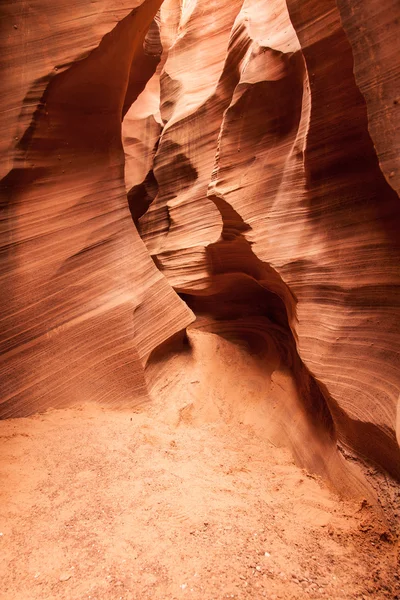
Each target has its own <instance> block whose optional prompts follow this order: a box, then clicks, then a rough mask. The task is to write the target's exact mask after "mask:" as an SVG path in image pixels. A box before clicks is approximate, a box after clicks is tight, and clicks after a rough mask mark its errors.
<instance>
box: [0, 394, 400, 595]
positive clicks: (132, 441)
mask: <svg viewBox="0 0 400 600" xmlns="http://www.w3.org/2000/svg"><path fill="white" fill-rule="evenodd" d="M173 410H174V408H173V407H169V417H168V418H165V414H164V412H163V410H162V408H161V407H160V406H157V405H156V404H155V405H149V406H147V407H144V408H141V409H140V410H137V411H136V412H134V411H130V412H128V411H121V412H116V411H110V410H103V409H101V408H98V407H93V406H82V407H80V408H75V409H69V410H55V411H50V412H48V413H46V414H44V415H38V416H35V417H32V418H25V419H15V420H10V421H4V422H2V423H0V436H1V439H0V442H1V481H2V483H1V488H0V496H1V498H0V499H1V520H0V532H1V535H0V582H1V584H0V598H1V600H39V599H40V600H47V599H53V598H57V599H60V600H61V599H62V600H88V599H90V600H135V599H137V600H142V599H152V600H158V599H160V600H161V599H162V600H181V599H182V600H184V599H188V600H189V599H193V600H200V599H201V600H219V599H222V598H237V599H242V598H254V599H258V598H260V599H261V598H267V599H270V600H273V599H275V600H278V599H279V600H280V599H285V600H286V599H289V598H293V599H299V600H300V599H303V598H314V599H319V598H321V599H322V598H324V599H326V598H332V599H335V600H344V599H346V600H347V599H350V598H355V599H360V600H361V599H365V598H390V599H394V598H400V582H399V573H398V570H397V569H398V564H397V560H398V556H397V552H398V547H397V545H396V543H395V542H394V541H393V539H392V540H391V539H389V538H388V537H387V536H386V535H385V532H384V531H382V529H379V528H378V529H377V527H376V526H375V525H376V522H375V520H374V516H373V514H372V513H371V512H370V509H369V508H368V507H366V506H364V505H363V504H362V503H361V504H360V503H353V502H343V501H341V500H340V499H338V498H337V497H336V496H335V495H334V494H333V493H331V492H330V491H329V490H327V489H326V488H325V487H324V485H323V484H322V483H321V482H320V481H318V480H317V479H316V478H314V477H312V476H310V475H307V474H306V473H305V472H303V471H302V470H300V469H298V468H297V467H296V466H295V465H294V463H293V461H292V459H291V457H290V456H289V454H288V453H287V452H286V451H285V450H283V449H280V448H276V447H274V446H272V445H270V444H268V443H266V442H265V440H262V439H260V438H259V437H258V436H256V435H255V434H254V431H253V430H252V428H251V427H248V426H244V425H243V426H240V425H238V426H235V427H233V426H231V425H227V424H224V423H223V422H214V423H211V424H200V425H199V424H194V423H190V422H185V421H182V420H181V419H179V418H177V419H176V420H175V421H174V419H171V418H170V415H171V414H172V413H173ZM171 411H172V413H171ZM176 416H177V417H179V415H178V414H177V415H176Z"/></svg>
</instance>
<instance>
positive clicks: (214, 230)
mask: <svg viewBox="0 0 400 600" xmlns="http://www.w3.org/2000/svg"><path fill="white" fill-rule="evenodd" d="M239 4H240V6H239ZM339 4H340V12H339V9H338V7H337V5H336V3H335V2H332V1H328V0H325V1H323V2H320V1H318V2H313V1H309V2H302V3H300V2H297V1H294V0H293V1H289V2H284V1H283V0H276V1H275V2H267V1H266V0H246V1H245V2H244V3H238V4H235V3H234V2H233V3H229V6H228V4H226V5H225V6H221V7H220V8H219V9H218V11H216V12H215V9H214V7H212V6H211V3H209V2H205V1H203V2H202V1H200V0H199V1H198V2H190V3H187V4H186V5H185V7H184V9H183V12H182V17H181V22H180V27H179V33H178V36H177V40H176V42H175V44H174V45H173V46H172V48H171V49H170V50H169V53H168V58H167V60H166V62H165V66H164V68H163V71H162V72H161V78H160V80H161V98H160V102H161V116H162V119H163V121H164V128H163V131H162V134H161V137H160V141H159V144H158V149H157V152H156V154H155V157H154V163H153V169H152V173H154V176H155V179H156V181H157V184H158V188H159V191H158V195H157V197H156V198H155V199H154V200H153V201H152V203H151V204H150V207H149V209H148V211H147V213H146V214H145V215H144V216H142V217H141V218H140V220H139V231H140V233H141V235H142V237H143V239H144V240H145V242H146V245H147V247H148V249H149V252H150V253H151V254H152V255H153V257H154V259H155V260H156V262H157V264H158V266H159V267H160V269H161V271H162V272H163V274H164V275H165V276H166V277H167V279H168V280H169V281H170V283H171V284H172V286H173V287H174V289H176V290H177V291H178V292H179V293H180V294H181V295H182V297H183V298H184V299H185V301H186V302H187V303H188V304H189V306H191V308H192V309H193V310H194V312H195V313H196V314H197V315H203V318H207V319H208V328H209V330H210V331H215V332H218V333H220V332H221V327H222V328H223V329H224V335H227V336H228V337H230V338H231V339H232V338H233V339H235V338H236V339H237V338H240V339H242V340H243V339H246V338H249V336H250V337H251V338H252V339H254V336H258V338H259V339H260V340H261V339H262V338H264V344H265V338H266V337H268V336H269V337H270V336H271V335H272V338H273V339H275V341H276V339H277V337H278V339H279V344H278V346H279V347H280V348H281V352H280V355H281V361H282V363H283V364H288V365H289V366H290V367H291V369H292V371H294V372H295V373H296V380H297V385H298V389H299V390H300V398H301V404H302V410H304V411H305V412H306V413H307V414H308V415H309V419H310V422H311V423H313V426H314V428H315V431H314V438H315V437H318V436H319V437H321V435H322V436H323V437H325V438H326V439H328V438H330V439H333V440H334V441H333V444H334V445H335V446H336V441H335V440H336V439H339V441H340V443H341V444H343V445H344V446H347V447H348V448H350V449H351V450H352V451H355V452H356V453H357V454H359V455H361V456H363V457H364V458H366V459H369V460H372V461H373V462H375V463H377V464H378V465H380V466H381V467H383V468H384V469H386V470H387V471H389V472H390V473H391V474H392V475H393V476H394V477H396V478H400V452H399V446H398V441H397V440H396V418H397V419H398V417H397V416H396V414H397V411H398V398H399V383H400V373H399V369H398V358H399V343H398V340H399V326H398V322H399V319H398V317H399V294H398V290H399V287H398V286H399V268H398V265H399V246H398V231H399V204H398V198H397V195H396V194H395V193H394V191H393V189H392V188H391V187H390V186H389V185H388V183H387V181H386V180H385V177H384V176H383V173H382V171H381V168H382V170H383V172H384V174H385V175H386V177H387V180H388V181H390V182H391V183H394V182H395V177H394V176H393V173H392V170H391V169H392V168H393V162H392V161H393V160H394V159H397V160H398V152H397V149H396V143H397V141H398V138H396V136H395V135H390V134H389V130H390V123H391V122H392V121H393V118H392V113H393V110H394V109H395V107H396V104H395V103H394V104H392V105H391V106H390V107H387V103H386V97H385V96H382V94H381V93H380V92H379V86H377V84H376V82H377V81H378V80H379V82H380V83H379V85H380V86H383V87H385V89H386V90H388V88H389V87H390V86H393V82H392V81H391V80H392V79H393V72H394V70H395V67H394V64H396V65H398V59H396V60H394V61H393V64H392V63H390V62H389V64H388V65H387V64H386V65H385V68H384V69H383V65H382V64H381V65H380V63H379V61H378V64H376V65H375V67H374V68H373V67H372V62H373V61H374V54H371V53H369V54H368V53H366V56H365V58H364V63H362V61H361V58H360V47H359V45H358V46H357V43H358V44H360V41H359V39H360V35H359V34H357V35H355V34H354V31H353V32H352V31H351V28H352V27H353V29H354V28H356V27H361V29H362V31H365V30H367V29H368V30H371V36H376V37H378V38H379V40H380V46H379V48H378V49H377V48H376V45H374V50H373V51H372V52H373V53H374V52H375V53H378V54H379V57H380V60H381V62H382V61H383V56H387V55H388V53H391V34H390V32H391V29H389V30H387V28H386V26H385V22H386V21H387V20H388V19H389V18H390V17H388V16H386V17H385V18H382V19H381V20H379V19H378V21H376V19H377V17H379V14H378V15H377V11H378V13H380V12H382V11H383V5H382V3H380V7H381V8H380V10H378V9H376V7H375V10H374V7H373V3H369V4H368V3H364V4H363V7H364V8H362V7H361V4H360V3H357V2H354V3H351V2H347V3H346V2H341V3H339ZM367 5H368V6H369V8H367ZM397 12H398V11H397ZM394 13H396V11H395V10H394ZM385 14H387V13H385ZM212 15H213V17H212ZM392 16H393V15H392ZM364 21H365V22H364ZM377 22H378V23H379V26H377V25H376V23H377ZM385 31H386V33H385ZM347 32H349V37H347V35H346V33H347ZM352 33H353V34H354V35H353V36H352V35H351V34H352ZM205 39H207V40H208V44H210V43H211V44H212V51H211V50H210V49H208V50H207V49H203V48H204V45H205V41H204V40H205ZM210 40H211V42H210ZM357 41H358V42H357ZM371 44H372V43H371ZM352 48H354V50H352ZM206 52H207V53H208V58H205V53H206ZM353 52H354V53H355V55H356V62H354V58H353ZM357 52H358V53H357ZM188 64H190V70H188V68H187V65H188ZM382 69H383V72H382ZM363 93H364V94H365V97H364V96H363ZM388 94H389V91H386V95H388ZM378 108H379V110H378ZM372 112H373V114H374V116H373V118H372V117H371V118H370V120H368V114H369V113H372ZM380 115H381V116H380ZM393 131H394V130H393ZM371 135H372V136H373V138H371ZM387 137H390V138H391V139H390V141H388V143H387V144H386V143H385V141H384V140H386V139H387ZM374 143H375V146H376V147H375V146H374ZM378 159H379V160H378ZM391 173H392V175H391ZM221 221H222V224H221ZM221 228H222V231H221ZM215 320H217V322H215ZM197 322H198V323H200V321H199V320H198V321H197ZM212 322H214V325H212ZM221 322H223V323H224V325H221ZM271 323H272V324H273V326H272V327H271ZM274 327H279V328H280V331H281V333H280V334H279V336H283V337H284V338H285V340H284V341H283V340H282V337H279V336H277V333H276V331H275V332H274ZM260 343H261V345H262V342H260ZM286 426H287V424H286ZM397 427H398V426H397ZM295 429H296V428H295V427H294V428H293V431H292V433H291V434H289V438H290V437H292V438H293V439H294V438H296V437H297V434H296V431H294V430H295ZM321 431H322V432H323V433H322V434H321ZM303 433H304V432H303ZM397 435H398V433H397ZM295 446H296V448H297V451H295V450H294V451H295V453H296V452H297V455H300V462H301V460H302V459H301V455H304V452H302V450H301V449H300V450H299V442H298V441H296V443H295ZM316 456H319V454H318V452H316ZM304 460H305V462H306V464H307V465H308V466H310V461H309V459H307V460H306V459H304ZM316 460H318V461H319V460H320V458H317V459H316ZM322 460H323V461H324V460H325V459H322ZM315 466H316V465H312V467H313V468H315ZM324 468H325V467H324ZM328 470H329V469H328Z"/></svg>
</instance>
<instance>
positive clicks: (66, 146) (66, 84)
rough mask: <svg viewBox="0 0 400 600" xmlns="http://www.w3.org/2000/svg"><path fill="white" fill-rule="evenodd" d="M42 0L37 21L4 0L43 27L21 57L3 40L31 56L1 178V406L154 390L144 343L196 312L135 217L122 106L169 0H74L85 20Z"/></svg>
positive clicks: (14, 66)
mask: <svg viewBox="0 0 400 600" xmlns="http://www.w3.org/2000/svg"><path fill="white" fill-rule="evenodd" d="M37 4H38V6H37V8H38V17H37V18H38V19H39V21H38V22H36V21H35V15H36V13H32V14H31V13H29V12H28V14H27V13H26V11H25V10H23V6H24V5H25V3H15V2H12V3H9V6H8V5H6V6H5V10H6V12H7V10H8V11H9V15H8V16H9V18H8V20H7V22H8V25H9V28H10V31H9V38H11V36H12V35H13V34H14V33H15V32H17V33H16V34H15V35H18V32H19V30H20V29H22V30H23V31H24V28H26V29H27V30H29V32H33V31H34V32H35V33H34V34H33V33H30V35H31V36H32V35H35V36H36V37H35V39H31V37H29V35H28V36H27V38H24V39H27V43H26V45H25V46H23V52H24V53H25V52H26V53H27V54H26V57H24V60H23V61H22V59H21V56H20V55H19V54H18V52H19V51H21V49H22V46H21V47H20V46H18V44H16V43H15V42H12V40H11V39H9V40H7V36H6V38H5V39H6V41H9V46H8V54H3V57H5V65H4V68H5V70H6V71H7V69H8V70H10V71H11V72H12V73H14V78H15V80H17V79H18V75H20V72H19V71H18V65H19V61H20V62H22V63H23V65H24V68H25V74H24V77H23V85H19V87H18V90H17V82H16V81H15V86H14V88H15V89H14V88H13V89H12V90H10V100H9V101H10V103H13V105H14V104H17V103H18V102H20V101H21V104H22V108H21V115H22V116H21V119H20V123H19V126H20V127H21V128H22V129H24V133H23V135H21V136H20V139H19V140H18V144H17V147H16V150H15V152H14V162H13V166H12V169H11V170H10V171H9V173H8V174H7V175H6V176H5V178H4V179H3V181H2V192H3V224H4V233H3V237H2V256H3V257H2V298H1V302H2V307H1V317H2V340H1V353H2V404H1V415H2V416H3V417H4V416H13V415H17V416H20V415H26V414H29V413H32V412H35V411H37V410H41V409H45V408H48V407H49V406H56V407H59V406H62V405H65V404H69V403H71V402H76V401H78V402H79V401H82V400H96V401H99V400H100V401H106V402H109V403H112V404H115V405H116V406H118V405H120V406H121V405H131V404H132V402H136V401H138V400H140V399H143V398H145V397H147V389H146V384H145V381H144V375H143V372H144V371H143V370H144V365H145V363H146V360H147V357H148V355H149V354H150V352H151V351H152V350H153V348H154V347H157V346H158V345H159V344H160V343H162V342H163V341H164V340H166V339H168V338H169V337H170V336H171V335H173V334H175V333H176V332H177V331H179V330H180V329H183V328H184V327H185V325H187V324H188V323H190V321H191V320H192V315H191V313H190V311H189V310H188V308H187V307H186V306H185V304H184V303H183V302H182V301H181V300H180V299H179V298H178V296H177V295H176V294H175V293H174V292H173V290H172V289H171V287H170V286H169V285H168V284H167V282H166V281H165V279H164V278H163V277H162V275H161V274H160V273H159V271H158V270H157V269H156V267H155V266H154V263H153V262H152V261H151V259H150V257H149V256H148V253H147V252H146V249H145V246H144V244H143V242H142V241H141V240H140V238H139V236H138V234H137V233H136V231H135V228H134V227H133V226H132V221H131V218H130V214H129V210H128V205H127V199H126V192H125V185H124V174H123V168H124V153H123V147H122V143H121V119H122V114H123V110H124V105H125V102H126V99H127V98H128V96H129V102H133V101H134V100H135V98H136V97H137V95H138V94H139V93H140V91H142V89H143V88H144V86H145V83H146V82H147V79H149V78H150V77H151V76H152V74H153V72H154V71H155V69H156V66H157V62H158V61H159V56H158V57H157V59H155V58H154V56H152V55H151V56H150V57H149V56H148V54H146V50H147V46H150V47H151V46H152V45H153V46H154V45H155V46H156V47H157V31H156V29H157V27H156V24H154V25H153V27H152V29H151V30H150V31H149V34H147V31H148V29H149V25H150V24H151V22H152V20H153V18H154V16H155V14H156V12H157V10H158V9H159V7H160V4H161V0H148V1H147V2H145V3H144V4H142V5H140V6H138V7H137V8H136V9H135V8H134V6H133V7H132V3H130V4H128V3H122V5H121V3H115V5H116V4H118V8H115V6H114V4H113V3H103V5H102V10H100V7H95V6H92V5H90V6H89V5H88V4H87V3H76V6H74V7H72V8H73V9H74V10H73V12H72V14H75V15H76V17H77V25H76V28H75V29H74V28H73V27H74V25H73V24H71V22H70V20H69V19H70V14H71V12H70V11H71V6H70V5H68V7H67V5H64V4H60V5H57V8H54V6H50V4H51V3H48V4H46V3H45V2H43V3H42V4H40V3H37ZM121 6H122V7H124V8H121ZM114 8H115V10H114ZM132 8H134V10H132ZM96 9H97V10H96ZM32 10H33V9H32ZM74 11H75V12H74ZM67 14H68V20H66V19H67V17H66V15H67ZM44 15H45V16H44ZM78 17H79V18H78ZM121 17H123V18H121ZM41 18H45V19H46V27H47V29H46V28H45V27H44V25H42V26H41V21H40V19H41ZM13 23H15V24H16V25H17V26H18V29H17V30H15V29H14V28H13ZM35 24H37V25H38V27H36V28H35V27H34V25H35ZM71 28H72V29H71ZM105 29H106V30H107V29H108V30H110V33H108V34H107V35H105V36H104V37H102V34H103V33H104V30H105ZM46 31H48V32H49V43H48V46H47V49H48V51H49V53H50V50H51V49H52V48H53V46H52V45H53V44H54V46H55V47H56V48H57V52H56V53H55V58H54V62H55V64H59V65H67V66H65V68H63V70H62V73H60V74H55V73H54V70H51V71H49V70H48V69H49V65H48V63H46V62H45V61H44V60H43V59H41V55H40V54H39V58H38V57H37V56H36V54H35V52H36V50H37V52H39V49H42V48H43V46H45V47H46V42H45V41H43V36H44V35H46ZM55 32H57V33H58V35H55ZM72 33H73V34H74V35H72ZM146 34H147V38H146V43H145V45H144V46H143V42H144V38H145V36H146ZM150 34H151V35H150ZM149 38H150V39H149ZM154 38H155V39H154ZM88 43H90V47H88ZM72 48H73V49H74V50H72ZM76 48H78V49H79V53H77V51H76ZM89 48H90V49H91V52H90V53H89V54H88V55H87V56H86V57H85V58H81V57H82V54H83V52H84V51H87V50H89ZM92 48H94V49H93V50H92ZM158 48H159V44H158ZM16 49H18V51H17V50H16ZM13 51H14V54H13ZM72 52H75V53H77V54H75V55H72ZM153 54H154V53H153ZM158 54H159V52H158ZM145 58H146V65H145V67H146V69H145V71H143V69H142V67H143V62H144V60H145ZM6 59H8V60H9V63H8V62H6ZM30 59H31V60H32V69H31V70H30V62H29V61H30ZM79 59H80V60H79ZM36 61H37V62H38V64H36ZM72 63H73V64H72ZM46 69H47V70H46ZM52 69H53V66H52ZM60 70H61V69H60ZM13 83H14V80H13V79H12V80H11V82H10V88H11V87H12V84H13ZM18 83H19V82H18ZM22 89H23V92H22ZM26 90H28V91H26ZM22 94H24V95H25V98H24V100H20V98H22ZM7 100H8V96H6V97H5V99H4V101H7ZM6 116H7V115H6V112H5V113H4V114H3V117H4V119H3V122H4V126H5V125H7V119H6ZM28 119H30V122H29V126H27V123H28ZM8 124H9V125H10V126H13V123H12V119H9V123H8ZM155 315H157V327H153V326H152V325H151V321H153V320H154V318H155Z"/></svg>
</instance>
